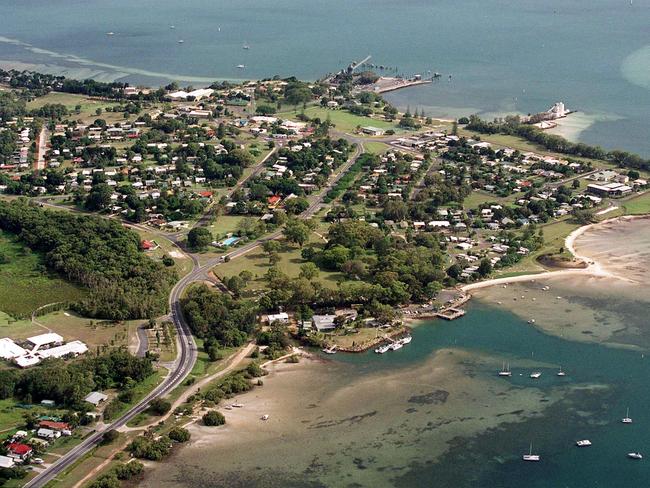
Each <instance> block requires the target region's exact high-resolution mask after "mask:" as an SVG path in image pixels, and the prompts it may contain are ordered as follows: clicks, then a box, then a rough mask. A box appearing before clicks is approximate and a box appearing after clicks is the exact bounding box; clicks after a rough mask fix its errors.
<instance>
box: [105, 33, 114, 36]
mask: <svg viewBox="0 0 650 488" xmlns="http://www.w3.org/2000/svg"><path fill="white" fill-rule="evenodd" d="M106 35H107V36H114V35H115V32H107V33H106Z"/></svg>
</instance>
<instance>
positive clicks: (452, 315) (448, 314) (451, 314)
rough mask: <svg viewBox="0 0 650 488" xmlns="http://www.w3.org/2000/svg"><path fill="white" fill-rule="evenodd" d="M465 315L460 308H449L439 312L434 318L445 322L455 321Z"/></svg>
mask: <svg viewBox="0 0 650 488" xmlns="http://www.w3.org/2000/svg"><path fill="white" fill-rule="evenodd" d="M463 315H465V310H463V309H462V308H454V307H449V308H445V309H443V310H440V311H439V312H436V314H435V316H436V317H438V318H441V319H445V320H455V319H458V318H460V317H462V316H463Z"/></svg>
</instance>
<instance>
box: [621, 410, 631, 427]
mask: <svg viewBox="0 0 650 488" xmlns="http://www.w3.org/2000/svg"><path fill="white" fill-rule="evenodd" d="M621 422H623V423H624V424H631V423H632V418H631V417H630V409H629V408H628V409H627V412H626V413H625V417H623V418H622V419H621Z"/></svg>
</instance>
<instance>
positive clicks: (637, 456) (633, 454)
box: [627, 452, 643, 459]
mask: <svg viewBox="0 0 650 488" xmlns="http://www.w3.org/2000/svg"><path fill="white" fill-rule="evenodd" d="M627 457H629V458H630V459H643V455H642V454H641V453H640V452H628V453H627Z"/></svg>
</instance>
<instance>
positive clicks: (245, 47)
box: [241, 43, 251, 50]
mask: <svg viewBox="0 0 650 488" xmlns="http://www.w3.org/2000/svg"><path fill="white" fill-rule="evenodd" d="M241 48H242V49H245V50H249V49H250V48H251V47H250V46H249V45H248V44H246V43H244V45H243V46H242V47H241Z"/></svg>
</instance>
